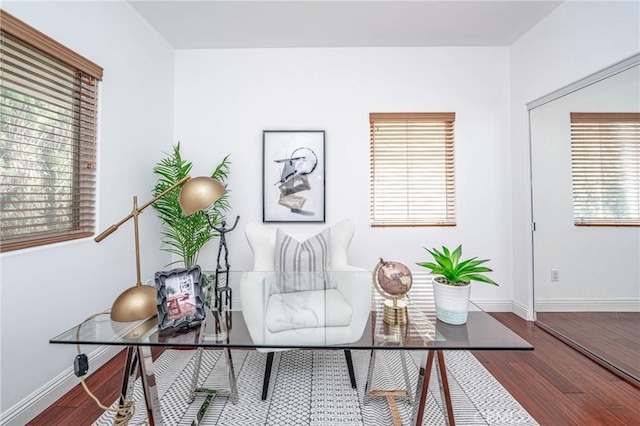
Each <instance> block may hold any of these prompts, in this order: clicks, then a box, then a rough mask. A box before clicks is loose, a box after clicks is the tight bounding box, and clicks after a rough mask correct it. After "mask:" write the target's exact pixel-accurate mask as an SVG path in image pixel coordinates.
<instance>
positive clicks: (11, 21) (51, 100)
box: [0, 11, 102, 251]
mask: <svg viewBox="0 0 640 426" xmlns="http://www.w3.org/2000/svg"><path fill="white" fill-rule="evenodd" d="M1 18H2V21H1V27H0V72H1V80H0V108H1V112H2V114H1V118H0V130H1V131H0V152H1V154H0V165H1V166H2V167H1V172H0V199H1V202H2V209H1V214H0V238H1V239H0V243H1V244H0V250H1V251H8V250H15V249H20V248H25V247H32V246H37V245H42V244H48V243H53V242H59V241H65V240H69V239H74V238H82V237H87V236H91V235H93V233H94V222H95V192H96V184H95V182H96V126H97V82H98V78H100V77H101V76H102V69H101V68H99V67H98V68H97V69H98V70H99V72H94V74H98V75H97V76H96V75H91V74H88V73H87V72H85V71H83V70H81V69H79V67H78V63H76V64H69V62H73V61H69V60H68V59H69V55H70V54H69V52H70V51H69V50H68V49H66V48H65V47H64V46H61V45H59V44H57V43H56V42H54V41H52V40H51V39H49V38H48V37H47V36H45V35H43V34H41V33H39V32H37V31H36V30H34V29H33V28H31V27H29V26H27V25H26V24H24V23H22V22H21V21H18V20H17V19H16V18H14V17H12V16H11V15H9V14H7V13H6V12H4V11H3V12H2V16H1ZM14 34H18V35H19V37H17V36H16V35H14ZM25 34H26V35H25ZM25 39H31V41H32V42H33V41H34V40H35V42H34V43H33V44H36V45H37V44H40V45H44V47H45V50H43V49H40V48H36V47H34V45H33V44H32V43H29V42H26V41H25ZM47 46H49V47H47ZM61 52H65V55H66V56H65V55H59V56H62V57H63V58H64V59H67V61H63V60H60V59H58V58H57V57H56V56H54V55H56V54H59V53H61ZM52 53H53V54H52ZM73 55H75V54H73ZM73 55H71V56H73ZM75 56H77V55H75ZM79 62H80V63H81V64H80V65H81V67H82V68H85V69H88V70H89V71H95V69H93V70H92V69H91V67H86V66H82V63H87V61H86V60H84V59H82V60H81V61H79Z"/></svg>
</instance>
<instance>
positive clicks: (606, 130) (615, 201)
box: [571, 113, 640, 226]
mask: <svg viewBox="0 0 640 426" xmlns="http://www.w3.org/2000/svg"><path fill="white" fill-rule="evenodd" d="M571 171H572V178H573V216H574V223H575V224H576V225H601V226H606V225H614V226H624V225H627V226H639V225H640V113H571Z"/></svg>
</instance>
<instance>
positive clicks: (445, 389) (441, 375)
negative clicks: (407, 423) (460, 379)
mask: <svg viewBox="0 0 640 426" xmlns="http://www.w3.org/2000/svg"><path fill="white" fill-rule="evenodd" d="M436 356H437V358H438V364H437V365H436V372H437V375H438V381H439V383H440V394H441V396H442V403H443V404H444V406H445V408H446V410H447V415H446V416H445V421H446V422H447V424H448V425H450V426H455V424H456V423H455V419H454V417H453V406H452V405H451V393H450V390H449V381H448V380H447V368H446V365H445V362H444V354H443V353H442V351H441V350H431V351H428V352H427V354H425V356H423V358H422V365H421V366H420V373H419V375H418V384H417V386H416V399H415V401H414V404H413V417H412V424H413V425H414V426H419V425H422V420H423V418H424V409H425V407H426V404H427V395H428V393H429V379H430V378H431V370H432V369H433V360H434V357H436Z"/></svg>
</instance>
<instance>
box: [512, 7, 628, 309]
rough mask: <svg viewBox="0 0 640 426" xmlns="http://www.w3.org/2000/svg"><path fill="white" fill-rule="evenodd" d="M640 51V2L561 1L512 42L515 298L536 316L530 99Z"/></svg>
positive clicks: (515, 301) (522, 306)
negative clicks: (528, 118)
mask: <svg viewBox="0 0 640 426" xmlns="http://www.w3.org/2000/svg"><path fill="white" fill-rule="evenodd" d="M639 51H640V3H638V2H611V1H606V2H590V1H585V2H582V1H580V2H578V1H569V2H565V3H563V4H562V5H560V6H559V7H558V8H557V9H556V10H554V11H553V13H551V14H550V15H549V16H548V17H547V18H545V19H544V20H543V21H541V22H540V23H539V24H538V25H536V26H535V27H534V28H533V29H531V30H530V31H529V32H528V33H527V34H525V35H524V36H523V37H521V38H520V39H519V40H518V41H517V42H515V43H514V44H513V45H512V46H511V48H510V51H509V53H510V77H511V78H510V80H511V93H510V95H511V156H510V159H509V161H508V163H509V164H510V166H511V176H510V181H511V183H512V203H513V204H512V216H513V241H512V248H513V271H512V272H513V274H512V276H511V277H510V278H509V279H510V280H511V281H512V282H513V283H514V286H513V297H514V303H515V304H516V305H517V306H519V307H520V308H521V310H522V311H523V313H524V312H525V311H526V313H527V315H528V318H529V319H532V318H533V309H532V308H533V282H532V240H531V188H530V185H531V181H530V161H529V136H528V125H527V110H526V104H527V103H529V102H531V101H533V100H535V99H537V98H539V97H542V96H544V95H546V94H548V93H551V92H553V91H555V90H557V89H559V88H561V87H564V86H565V85H568V84H570V83H572V82H574V81H577V80H579V79H581V78H583V77H585V76H587V75H590V74H592V73H594V72H596V71H599V70H601V69H603V68H605V67H607V66H609V65H611V64H613V63H616V62H618V61H620V60H622V59H625V58H627V57H629V56H632V55H634V54H636V53H638V52H639Z"/></svg>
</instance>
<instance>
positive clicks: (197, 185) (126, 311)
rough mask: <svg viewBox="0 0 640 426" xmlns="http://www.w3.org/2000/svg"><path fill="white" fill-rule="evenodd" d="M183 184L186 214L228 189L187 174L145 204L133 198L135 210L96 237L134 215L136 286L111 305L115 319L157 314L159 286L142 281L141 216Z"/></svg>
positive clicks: (122, 319) (207, 204) (182, 193)
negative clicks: (157, 288)
mask: <svg viewBox="0 0 640 426" xmlns="http://www.w3.org/2000/svg"><path fill="white" fill-rule="evenodd" d="M182 184H185V185H184V186H183V187H182V189H181V190H180V196H179V202H180V207H181V208H182V212H183V213H184V214H185V215H186V216H189V215H191V214H193V213H195V212H197V211H200V210H203V209H205V208H207V206H210V205H212V204H213V203H214V202H216V201H217V200H218V199H220V197H223V196H224V194H226V192H227V190H226V189H225V187H224V186H223V185H222V184H221V183H220V182H218V181H217V180H215V179H213V178H210V177H204V176H202V177H196V178H194V179H191V177H190V176H185V177H184V178H182V179H180V180H179V181H178V182H176V183H175V184H173V185H171V186H170V187H169V188H167V189H166V190H165V191H163V192H162V193H161V194H158V195H156V196H155V197H153V199H151V200H150V201H148V202H147V203H145V204H143V205H142V206H141V207H138V197H133V209H132V210H131V213H129V214H128V215H127V216H126V217H124V218H123V219H122V220H121V221H120V222H118V223H116V224H115V225H111V226H110V227H109V228H107V229H106V230H104V231H103V232H102V233H101V234H100V235H98V236H97V237H95V238H94V240H95V242H97V243H99V242H100V241H102V240H104V239H105V238H106V237H108V236H109V235H111V234H112V233H114V232H115V231H116V230H117V229H118V227H120V225H122V224H123V223H125V222H126V221H128V220H129V219H131V218H133V222H134V236H135V250H136V285H135V286H134V287H131V288H128V289H127V290H125V291H124V292H123V293H122V294H120V296H118V298H117V299H116V300H115V302H113V307H112V308H111V319H112V320H113V321H137V320H141V319H144V318H148V317H150V316H152V315H155V314H156V295H157V292H156V289H155V287H153V286H145V285H142V283H141V281H140V239H139V234H138V216H139V215H140V213H141V212H142V211H143V210H144V209H146V208H147V207H149V206H150V205H151V204H153V203H155V202H156V201H158V200H159V199H160V198H162V197H164V196H165V195H167V194H168V193H169V192H171V191H173V190H174V189H176V188H177V187H178V186H180V185H182Z"/></svg>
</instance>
